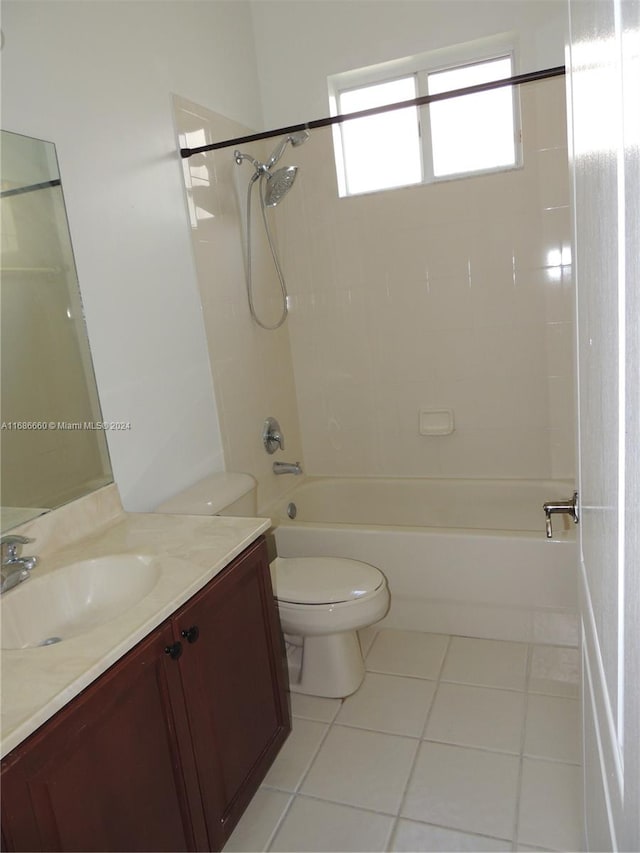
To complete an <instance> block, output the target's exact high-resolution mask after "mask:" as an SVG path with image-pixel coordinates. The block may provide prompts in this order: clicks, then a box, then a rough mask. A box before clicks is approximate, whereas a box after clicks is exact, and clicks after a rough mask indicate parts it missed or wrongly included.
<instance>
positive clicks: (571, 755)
mask: <svg viewBox="0 0 640 853" xmlns="http://www.w3.org/2000/svg"><path fill="white" fill-rule="evenodd" d="M580 727H581V724H580V704H579V702H578V700H577V699H565V698H563V697H561V696H531V695H530V696H529V708H528V710H527V728H526V733H525V740H524V754H525V755H530V756H535V757H538V758H555V759H556V760H558V761H568V762H572V763H574V764H578V763H580V762H581V760H582V757H581V745H580Z"/></svg>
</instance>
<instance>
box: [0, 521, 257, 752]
mask: <svg viewBox="0 0 640 853" xmlns="http://www.w3.org/2000/svg"><path fill="white" fill-rule="evenodd" d="M270 526H271V522H270V520H269V519H261V518H226V517H221V516H214V517H209V516H188V515H181V516H175V515H161V514H156V513H153V514H152V513H149V514H143V513H131V514H130V513H123V514H122V515H121V516H119V517H118V518H117V519H116V520H114V521H113V522H112V523H110V524H108V525H107V526H106V527H103V528H101V529H100V530H98V531H97V532H95V533H93V534H91V535H90V536H87V537H85V538H84V539H81V540H78V541H77V542H74V543H73V544H71V545H68V546H66V547H64V548H61V549H60V550H58V551H56V552H54V553H53V554H51V555H50V556H48V557H46V558H44V559H43V560H42V561H41V563H40V564H39V565H38V566H37V567H36V569H34V573H33V576H32V580H29V581H28V583H36V582H37V578H38V576H40V575H43V574H44V573H47V572H52V571H55V570H56V569H57V568H59V567H60V566H63V565H68V564H70V563H73V562H77V561H79V560H86V559H91V558H94V557H101V556H106V555H114V554H143V555H148V556H152V557H154V558H156V559H157V560H158V561H159V563H158V564H159V567H160V576H159V579H158V582H157V583H156V585H155V587H154V588H153V589H152V591H151V592H150V593H149V594H148V595H147V596H146V597H145V598H143V599H142V600H141V601H139V602H138V603H136V604H134V605H133V606H132V607H130V608H129V609H128V610H126V611H124V612H122V613H121V614H120V615H119V616H117V617H116V618H115V619H112V620H110V621H109V622H106V623H105V624H103V625H100V626H98V627H96V628H93V629H92V630H90V631H88V632H86V633H84V634H81V635H79V636H77V637H70V638H69V639H66V640H63V641H62V642H60V643H57V644H55V645H50V646H45V647H38V648H28V649H18V650H13V649H3V650H2V653H1V658H0V660H1V663H2V673H1V677H2V700H1V710H0V726H1V738H2V740H1V755H2V756H5V755H6V754H7V753H8V752H10V751H11V750H12V749H14V748H15V747H16V746H17V745H18V744H19V743H21V741H23V740H24V739H25V738H27V737H28V736H29V735H30V734H32V733H33V732H34V731H35V730H36V729H37V728H38V727H39V726H41V725H42V723H44V722H45V721H46V720H48V719H49V718H50V717H52V716H53V715H54V714H55V713H56V712H57V711H59V710H60V709H61V708H62V707H63V706H64V705H66V704H67V703H68V702H69V701H70V700H71V699H73V697H74V696H76V695H77V694H78V693H80V692H81V691H82V690H83V689H84V688H85V687H87V686H88V685H89V684H91V682H92V681H94V680H95V679H96V678H97V677H98V676H99V675H101V674H102V673H103V672H105V671H106V670H107V669H108V668H109V667H110V666H111V665H112V664H114V663H115V662H116V661H117V660H118V659H119V658H121V657H122V655H124V654H125V653H126V652H127V651H129V649H131V648H133V646H135V645H136V643H138V642H139V641H140V640H142V639H143V638H144V637H145V636H146V635H147V634H149V633H150V632H151V631H152V630H153V629H154V628H156V627H157V626H158V625H160V624H161V623H162V622H163V621H164V620H165V619H166V618H167V617H168V616H170V615H171V614H172V613H173V612H174V611H175V610H176V609H177V608H178V607H180V606H181V605H182V604H184V602H185V601H187V600H188V599H189V598H191V597H192V596H193V595H194V594H195V593H196V592H198V590H199V589H201V588H202V587H203V586H204V585H205V584H206V583H207V582H208V581H210V580H211V578H213V577H215V575H217V574H218V573H219V572H220V571H221V570H222V569H224V568H225V566H227V565H228V564H229V563H230V562H231V560H233V559H234V557H236V556H237V555H238V554H240V553H241V552H242V551H243V550H244V549H245V548H246V547H247V546H249V545H250V544H251V543H252V542H254V541H255V540H256V539H257V538H258V537H259V536H260V534H262V533H263V532H265V531H266V530H268V529H269V527H270ZM5 595H11V591H9V592H8V593H5Z"/></svg>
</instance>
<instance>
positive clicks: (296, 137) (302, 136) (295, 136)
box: [266, 130, 309, 169]
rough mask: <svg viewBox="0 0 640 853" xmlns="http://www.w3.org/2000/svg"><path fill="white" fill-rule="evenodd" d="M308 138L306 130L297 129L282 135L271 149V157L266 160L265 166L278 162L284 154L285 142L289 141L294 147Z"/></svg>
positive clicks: (269, 166)
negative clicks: (287, 134)
mask: <svg viewBox="0 0 640 853" xmlns="http://www.w3.org/2000/svg"><path fill="white" fill-rule="evenodd" d="M308 138H309V131H308V130H298V131H296V132H295V133H290V134H289V136H283V137H282V139H281V140H280V142H279V143H278V144H277V145H276V147H275V148H274V149H273V152H272V154H271V157H269V159H268V160H267V163H266V165H267V168H268V169H270V168H271V167H272V166H275V164H276V163H277V162H278V160H279V159H280V158H281V157H282V155H283V154H284V149H285V148H286V147H287V143H288V142H290V143H291V144H292V145H293V147H294V148H297V146H298V145H302V144H303V143H305V142H306V141H307V139H308Z"/></svg>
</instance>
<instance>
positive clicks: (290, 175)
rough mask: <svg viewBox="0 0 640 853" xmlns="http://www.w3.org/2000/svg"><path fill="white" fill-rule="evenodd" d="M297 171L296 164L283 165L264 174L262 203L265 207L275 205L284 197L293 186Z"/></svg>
mask: <svg viewBox="0 0 640 853" xmlns="http://www.w3.org/2000/svg"><path fill="white" fill-rule="evenodd" d="M297 171H298V167H297V166H283V167H282V168H281V169H276V171H275V172H273V174H268V175H267V176H266V178H267V181H266V185H265V189H264V203H265V204H266V206H267V207H275V206H276V205H277V204H278V203H279V202H280V201H281V200H282V199H283V198H284V197H285V195H286V194H287V193H288V192H289V190H290V189H291V187H292V186H293V182H294V181H295V179H296V173H297Z"/></svg>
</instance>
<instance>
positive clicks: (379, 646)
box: [366, 629, 449, 679]
mask: <svg viewBox="0 0 640 853" xmlns="http://www.w3.org/2000/svg"><path fill="white" fill-rule="evenodd" d="M448 642H449V638H448V637H447V636H446V635H445V634H423V633H421V632H419V631H395V630H391V629H386V630H382V631H380V632H379V633H378V635H377V637H376V639H375V641H374V643H373V645H372V647H371V650H370V651H369V654H368V655H367V658H366V667H367V669H368V670H370V671H372V672H384V673H388V674H390V675H410V676H414V677H416V678H431V679H435V678H437V677H438V675H439V672H440V667H441V666H442V660H443V658H444V655H445V652H446V649H447V644H448Z"/></svg>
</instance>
